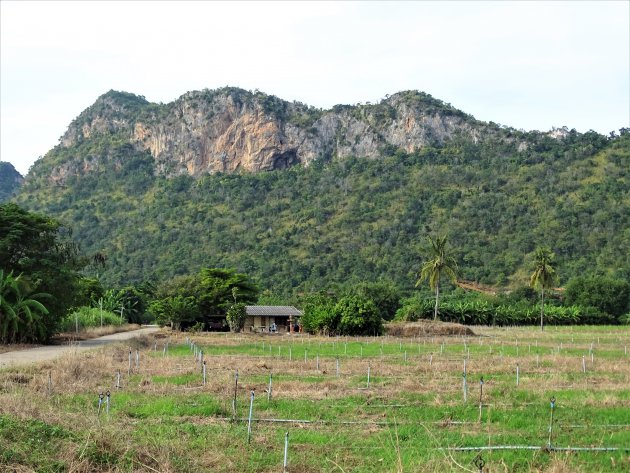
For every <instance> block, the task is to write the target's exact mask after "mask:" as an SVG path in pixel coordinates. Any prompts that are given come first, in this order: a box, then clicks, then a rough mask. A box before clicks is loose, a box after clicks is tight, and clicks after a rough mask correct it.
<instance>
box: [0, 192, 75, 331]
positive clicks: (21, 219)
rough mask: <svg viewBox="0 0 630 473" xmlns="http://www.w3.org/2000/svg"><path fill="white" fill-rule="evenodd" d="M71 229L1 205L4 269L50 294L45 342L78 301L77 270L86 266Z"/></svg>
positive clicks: (0, 255) (0, 248)
mask: <svg viewBox="0 0 630 473" xmlns="http://www.w3.org/2000/svg"><path fill="white" fill-rule="evenodd" d="M84 262H85V261H84V260H83V259H82V258H81V257H79V252H78V247H77V245H76V244H75V243H74V242H73V241H72V239H71V232H70V231H69V229H66V228H64V227H62V226H61V224H60V223H58V222H57V221H55V220H53V219H51V218H49V217H46V216H44V215H39V214H36V213H31V212H27V211H26V210H24V209H22V208H21V207H19V206H17V205H15V204H12V203H8V204H0V268H2V269H4V270H5V271H13V273H14V274H20V275H21V276H20V277H21V278H22V279H24V280H28V282H29V285H30V287H29V290H33V291H37V292H39V293H45V294H49V295H50V296H51V297H50V298H49V300H47V301H46V309H47V310H48V313H47V314H42V313H40V312H38V313H37V315H38V316H41V315H46V316H45V317H42V324H43V327H44V330H43V332H39V331H38V333H41V334H42V337H40V338H38V340H39V341H45V340H47V339H48V338H50V336H52V334H53V333H54V332H55V330H56V329H57V324H58V323H59V321H60V320H61V319H62V318H63V317H64V316H65V315H66V313H67V311H68V309H69V308H70V307H72V306H73V305H74V304H75V296H76V293H77V287H78V273H77V271H78V270H79V269H81V268H82V267H83V266H84Z"/></svg>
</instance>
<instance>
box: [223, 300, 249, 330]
mask: <svg viewBox="0 0 630 473" xmlns="http://www.w3.org/2000/svg"><path fill="white" fill-rule="evenodd" d="M246 317H247V311H246V310H245V304H243V303H236V304H232V305H231V306H230V308H229V309H228V310H227V314H226V316H225V318H226V319H227V323H228V325H229V326H230V332H240V331H241V330H243V326H244V325H245V319H246Z"/></svg>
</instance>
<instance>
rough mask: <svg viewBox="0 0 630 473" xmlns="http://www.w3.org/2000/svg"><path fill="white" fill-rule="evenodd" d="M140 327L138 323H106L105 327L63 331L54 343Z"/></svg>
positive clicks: (101, 335) (86, 338)
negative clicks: (77, 331)
mask: <svg viewBox="0 0 630 473" xmlns="http://www.w3.org/2000/svg"><path fill="white" fill-rule="evenodd" d="M140 327H141V326H140V325H138V324H124V325H106V326H104V327H89V328H86V329H82V330H80V331H79V333H76V332H62V333H58V334H57V335H55V336H54V337H53V344H60V343H67V342H74V341H79V340H90V339H92V338H98V337H103V336H105V335H113V334H115V333H122V332H131V331H132V330H138V329H139V328H140Z"/></svg>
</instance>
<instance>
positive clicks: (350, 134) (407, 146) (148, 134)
mask: <svg viewBox="0 0 630 473" xmlns="http://www.w3.org/2000/svg"><path fill="white" fill-rule="evenodd" d="M496 129H498V127H497V126H496V125H489V124H486V123H483V122H479V121H476V120H475V119H473V118H472V117H471V116H468V115H466V114H464V113H463V112H461V111H459V110H457V109H455V108H453V107H451V106H450V105H448V104H445V103H443V102H441V101H439V100H436V99H434V98H432V97H431V96H430V95H427V94H424V93H421V92H414V91H409V92H401V93H398V94H395V95H392V96H391V97H387V98H386V99H385V100H383V101H381V102H380V103H379V104H365V105H354V106H348V105H338V106H335V107H333V109H331V110H319V109H315V108H312V107H308V106H306V105H304V104H301V103H299V102H293V103H290V102H286V101H283V100H281V99H279V98H277V97H274V96H269V95H266V94H263V93H260V92H255V93H251V92H247V91H244V90H242V89H235V88H225V89H220V90H216V91H209V90H204V91H198V92H189V93H186V94H185V95H183V96H182V97H180V98H179V99H177V100H176V101H174V102H172V103H169V104H153V103H149V102H147V101H146V100H145V99H144V97H140V96H136V95H133V94H128V93H123V92H114V91H110V92H108V93H106V94H105V95H103V96H101V97H99V98H98V100H97V101H96V103H95V104H94V105H93V106H91V107H90V108H88V109H87V110H85V111H84V112H83V113H82V114H81V115H80V116H79V117H78V118H77V119H75V120H74V121H73V122H72V124H71V125H70V127H69V128H68V131H67V132H66V133H65V135H64V136H63V137H62V139H61V143H60V147H61V148H66V149H67V150H72V149H73V148H77V147H78V146H79V145H81V144H85V143H86V142H88V141H90V140H98V139H99V137H102V136H104V135H107V136H115V137H116V140H118V141H120V140H122V141H126V142H127V143H129V144H130V145H132V146H133V147H134V148H135V149H137V150H146V151H148V152H150V154H151V156H152V157H153V159H154V164H155V165H154V171H155V173H156V174H163V175H167V176H173V175H179V174H189V175H191V176H201V175H204V174H208V173H216V172H226V173H231V172H238V171H246V172H261V171H268V170H273V169H283V168H287V167H290V166H294V165H309V164H310V163H311V162H313V161H314V160H316V159H319V158H328V159H329V158H344V157H347V156H358V157H366V158H376V157H378V156H379V155H382V153H383V150H384V149H385V148H387V147H388V148H389V149H392V147H393V149H398V148H401V149H403V150H405V151H407V152H412V151H414V150H416V149H420V148H422V147H424V146H427V145H442V144H444V143H445V142H447V141H448V140H451V139H453V138H454V137H458V136H459V137H464V138H467V139H470V140H473V141H476V140H477V139H478V138H479V136H480V135H481V134H483V133H487V132H492V131H493V130H496ZM57 148H59V147H57ZM53 152H54V150H53ZM65 154H66V155H67V154H68V153H65ZM70 154H71V155H73V156H72V158H70V159H67V158H66V159H61V160H56V161H60V162H57V163H55V165H54V166H53V169H52V170H51V172H50V176H51V178H52V179H53V180H54V181H56V182H58V183H59V182H61V183H62V182H63V181H64V180H65V179H66V178H67V176H68V175H72V174H83V173H85V172H90V171H91V170H93V169H95V168H96V167H97V166H98V161H99V159H101V158H102V157H101V158H97V159H94V158H95V157H94V156H86V155H85V153H83V155H82V153H80V152H77V153H76V154H73V153H70ZM44 159H46V158H44Z"/></svg>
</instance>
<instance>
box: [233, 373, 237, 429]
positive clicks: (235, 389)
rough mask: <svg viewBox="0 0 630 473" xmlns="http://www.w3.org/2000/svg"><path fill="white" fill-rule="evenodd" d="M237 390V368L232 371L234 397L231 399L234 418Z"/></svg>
mask: <svg viewBox="0 0 630 473" xmlns="http://www.w3.org/2000/svg"><path fill="white" fill-rule="evenodd" d="M237 391H238V370H236V373H234V398H233V399H232V412H233V414H234V418H235V419H236V392H237Z"/></svg>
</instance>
